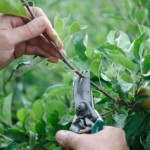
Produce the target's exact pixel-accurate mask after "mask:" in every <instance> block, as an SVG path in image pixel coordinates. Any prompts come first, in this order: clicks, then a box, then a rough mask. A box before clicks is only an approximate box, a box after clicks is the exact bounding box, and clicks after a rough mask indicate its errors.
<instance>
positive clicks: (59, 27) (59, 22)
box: [54, 16, 64, 34]
mask: <svg viewBox="0 0 150 150" xmlns="http://www.w3.org/2000/svg"><path fill="white" fill-rule="evenodd" d="M54 29H55V30H56V31H57V33H58V34H60V33H62V32H63V30H64V22H63V19H61V18H59V17H58V16H56V17H55V19H54Z"/></svg>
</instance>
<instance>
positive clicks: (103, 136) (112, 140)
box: [56, 126, 128, 150]
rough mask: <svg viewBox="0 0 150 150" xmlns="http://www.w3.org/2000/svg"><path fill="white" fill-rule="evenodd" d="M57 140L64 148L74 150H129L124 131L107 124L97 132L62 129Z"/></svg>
mask: <svg viewBox="0 0 150 150" xmlns="http://www.w3.org/2000/svg"><path fill="white" fill-rule="evenodd" d="M56 140H57V141H58V142H59V144H60V145H62V146H63V147H64V148H68V149H73V150H86V149H87V150H128V146H127V143H126V139H125V133H124V131H123V130H122V129H119V128H115V127H111V126H105V127H104V129H103V130H102V131H100V132H98V133H96V134H76V133H73V132H71V131H65V130H61V131H58V132H57V134H56Z"/></svg>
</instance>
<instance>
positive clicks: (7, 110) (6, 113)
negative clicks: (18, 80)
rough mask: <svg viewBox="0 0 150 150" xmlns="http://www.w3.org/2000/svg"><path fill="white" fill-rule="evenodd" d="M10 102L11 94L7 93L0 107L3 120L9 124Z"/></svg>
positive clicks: (10, 122)
mask: <svg viewBox="0 0 150 150" xmlns="http://www.w3.org/2000/svg"><path fill="white" fill-rule="evenodd" d="M11 103H12V95H9V96H7V97H5V99H4V103H3V108H2V116H3V121H4V122H5V123H6V124H7V125H9V126H12V120H11Z"/></svg>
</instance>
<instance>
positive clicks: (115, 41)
mask: <svg viewBox="0 0 150 150" xmlns="http://www.w3.org/2000/svg"><path fill="white" fill-rule="evenodd" d="M107 42H108V43H109V44H112V45H116V46H117V47H119V48H121V49H122V50H123V51H124V52H128V51H129V48H130V46H131V42H130V40H129V37H128V35H127V34H126V33H124V32H122V31H110V32H109V34H108V36H107Z"/></svg>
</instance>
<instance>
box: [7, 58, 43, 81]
mask: <svg viewBox="0 0 150 150" xmlns="http://www.w3.org/2000/svg"><path fill="white" fill-rule="evenodd" d="M44 60H45V59H44V58H41V57H34V58H33V59H32V60H31V61H27V62H23V63H21V64H19V65H18V66H17V67H16V69H14V70H13V71H12V73H11V76H10V78H9V80H10V81H12V80H14V79H16V78H18V77H20V76H22V75H23V74H25V73H26V72H28V71H29V70H31V69H33V68H34V67H35V66H36V65H38V64H39V63H41V62H43V61H44Z"/></svg>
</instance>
